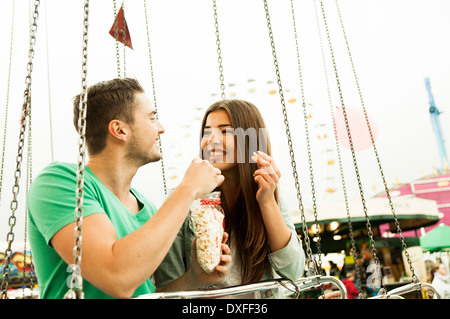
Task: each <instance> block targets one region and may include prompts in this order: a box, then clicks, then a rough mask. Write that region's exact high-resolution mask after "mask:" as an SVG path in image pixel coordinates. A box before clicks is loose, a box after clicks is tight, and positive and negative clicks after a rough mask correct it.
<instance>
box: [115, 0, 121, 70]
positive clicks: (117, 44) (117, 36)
mask: <svg viewBox="0 0 450 319" xmlns="http://www.w3.org/2000/svg"><path fill="white" fill-rule="evenodd" d="M113 5H114V38H115V39H116V64H117V77H119V78H120V77H121V75H120V53H119V22H118V21H117V8H116V0H113Z"/></svg>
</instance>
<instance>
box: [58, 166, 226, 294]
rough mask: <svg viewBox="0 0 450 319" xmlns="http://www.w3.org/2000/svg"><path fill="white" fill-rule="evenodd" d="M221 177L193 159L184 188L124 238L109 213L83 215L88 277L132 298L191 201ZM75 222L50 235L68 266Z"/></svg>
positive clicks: (110, 291)
mask: <svg viewBox="0 0 450 319" xmlns="http://www.w3.org/2000/svg"><path fill="white" fill-rule="evenodd" d="M222 181H223V176H222V175H220V172H217V169H214V168H213V167H212V166H211V164H209V163H208V162H206V161H201V162H196V163H192V164H191V165H190V167H189V168H188V170H187V171H186V174H185V177H184V179H183V181H182V182H181V184H180V186H178V187H177V188H176V189H175V190H174V192H173V193H172V194H171V196H169V198H168V199H167V200H166V201H165V202H164V204H163V205H162V206H161V208H160V209H159V210H158V211H157V212H156V213H155V214H154V215H153V217H152V218H150V220H149V221H148V222H147V223H146V224H144V225H143V226H142V227H141V228H139V229H137V230H136V231H134V232H133V233H131V234H129V235H127V236H125V237H123V238H121V239H120V240H117V236H116V231H115V229H114V227H113V225H112V223H111V221H110V220H109V218H108V217H107V216H106V215H105V214H93V215H90V216H88V217H86V218H84V219H83V256H82V261H81V269H82V276H83V278H84V279H86V280H87V281H89V282H90V283H92V284H93V285H94V286H96V287H97V288H99V289H100V290H102V291H104V292H105V293H107V294H108V295H110V296H113V297H119V298H127V297H130V296H132V294H133V293H134V291H135V290H136V289H137V288H138V287H139V286H140V285H141V284H142V283H143V282H144V281H145V280H147V279H148V278H149V277H150V276H151V275H152V274H153V272H154V271H155V270H156V268H157V267H158V266H159V264H160V263H161V261H162V260H163V258H164V256H165V255H166V254H167V252H168V250H169V248H170V246H171V245H172V243H173V241H174V239H175V237H176V234H177V232H178V230H179V229H180V227H181V225H182V223H183V221H184V219H185V218H186V215H187V213H188V211H189V207H190V206H191V204H192V202H193V201H194V200H195V199H196V198H198V197H200V196H203V195H205V194H207V193H208V192H210V191H211V190H213V189H214V188H215V187H216V186H217V185H218V184H220V183H221V182H222ZM74 225H75V223H71V224H69V225H67V226H65V227H63V228H61V229H60V230H59V231H58V232H57V233H56V234H55V235H54V236H53V238H52V239H51V244H52V246H53V247H54V248H55V250H56V251H57V252H58V254H59V255H60V256H61V257H62V258H63V259H64V261H65V262H66V263H68V264H72V263H73V229H74ZM130 261H132V262H130Z"/></svg>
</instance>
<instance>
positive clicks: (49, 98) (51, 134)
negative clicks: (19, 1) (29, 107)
mask: <svg viewBox="0 0 450 319" xmlns="http://www.w3.org/2000/svg"><path fill="white" fill-rule="evenodd" d="M47 6H48V3H47V2H46V3H45V6H44V9H45V11H44V14H45V20H44V21H45V52H46V58H47V88H48V89H47V91H48V119H49V126H50V154H51V159H52V162H53V161H54V158H55V156H54V151H53V123H52V101H51V96H52V95H51V89H50V87H51V86H50V58H49V54H48V24H47V21H48V14H47Z"/></svg>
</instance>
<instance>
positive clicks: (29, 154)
mask: <svg viewBox="0 0 450 319" xmlns="http://www.w3.org/2000/svg"><path fill="white" fill-rule="evenodd" d="M31 124H32V121H31V109H30V111H29V113H28V127H29V128H28V151H27V182H26V190H25V192H26V194H27V195H26V196H25V197H26V198H27V197H28V190H29V188H30V185H31V181H32V180H33V166H32V165H33V163H32V157H33V156H32V145H33V143H32V131H33V130H32V127H31ZM27 212H28V207H27V205H25V227H24V229H25V231H24V236H23V238H24V241H23V278H22V283H23V285H22V286H23V289H24V290H25V287H26V286H27V282H26V277H27V276H26V268H27V234H28V213H27ZM33 268H34V267H33V265H32V261H31V257H30V276H29V279H30V282H29V286H30V289H31V293H32V292H33V291H32V289H33V287H34V282H33V276H32V270H33ZM23 298H25V293H24V294H23Z"/></svg>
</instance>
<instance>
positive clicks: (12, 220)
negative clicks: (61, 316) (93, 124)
mask: <svg viewBox="0 0 450 319" xmlns="http://www.w3.org/2000/svg"><path fill="white" fill-rule="evenodd" d="M39 5H40V1H39V0H35V1H34V12H33V19H32V21H33V22H32V24H31V26H30V42H29V44H30V47H29V51H28V59H29V60H28V63H27V72H28V73H27V76H26V78H25V84H26V86H25V91H24V103H23V106H22V114H21V119H20V124H21V125H20V133H19V143H18V152H17V157H16V170H15V172H14V186H13V189H12V191H13V199H12V201H11V205H10V208H11V216H10V217H9V220H8V225H9V227H10V228H9V232H8V234H7V248H6V251H5V266H4V267H3V271H2V274H3V278H2V287H1V288H2V295H1V299H7V298H8V295H7V292H8V284H9V275H10V272H11V269H10V263H11V255H12V250H11V245H12V243H13V242H14V226H15V225H16V216H15V212H16V210H17V207H18V200H17V198H18V195H19V180H20V175H21V166H22V156H23V147H24V144H25V131H26V127H27V117H28V115H29V113H30V110H31V74H32V71H33V58H34V45H35V43H36V31H37V19H38V17H39Z"/></svg>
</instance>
